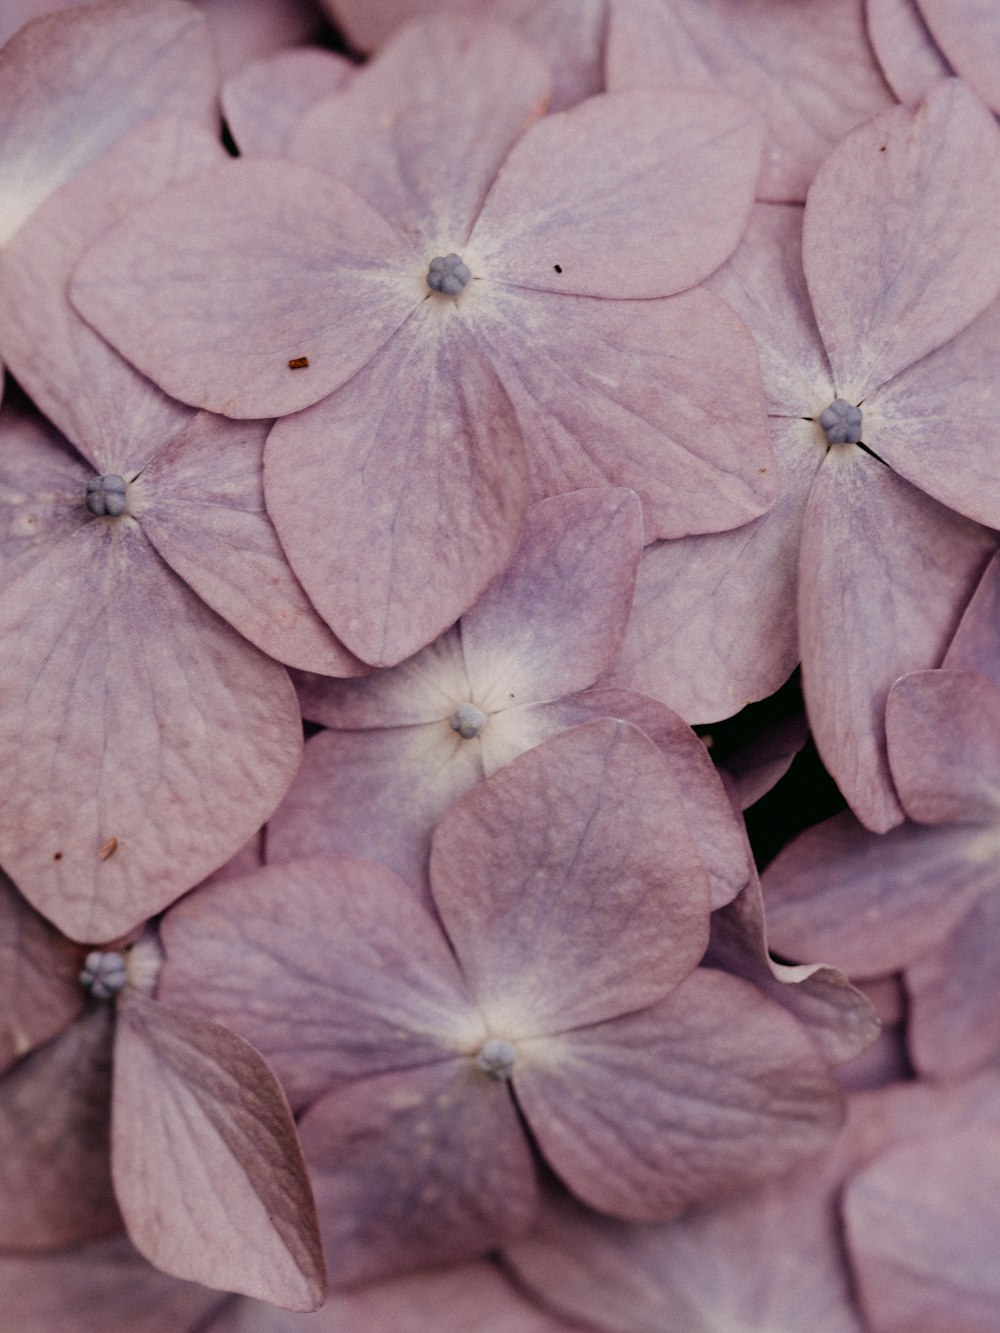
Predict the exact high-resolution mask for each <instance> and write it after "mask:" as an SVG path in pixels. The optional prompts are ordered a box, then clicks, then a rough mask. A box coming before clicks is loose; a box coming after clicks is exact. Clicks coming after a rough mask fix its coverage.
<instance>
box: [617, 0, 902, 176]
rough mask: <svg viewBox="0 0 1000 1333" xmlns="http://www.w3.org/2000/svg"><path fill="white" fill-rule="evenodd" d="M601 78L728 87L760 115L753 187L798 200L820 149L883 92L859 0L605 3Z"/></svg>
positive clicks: (883, 98) (870, 110)
mask: <svg viewBox="0 0 1000 1333" xmlns="http://www.w3.org/2000/svg"><path fill="white" fill-rule="evenodd" d="M607 77H608V86H609V88H612V89H615V90H617V89H621V88H638V87H645V88H668V87H670V88H709V89H711V90H713V91H718V92H727V93H733V94H737V95H739V96H740V97H742V98H743V99H744V100H745V101H746V102H747V103H748V104H749V105H751V106H753V107H755V108H757V109H758V111H759V112H761V113H762V114H763V116H764V117H765V119H766V122H767V134H766V136H765V140H764V161H763V169H762V171H761V178H760V183H759V184H758V187H757V188H758V193H759V196H760V197H761V198H763V199H771V200H777V201H781V200H792V201H797V200H802V199H804V198H805V193H806V190H807V188H808V186H809V182H810V181H811V180H812V177H813V174H814V172H815V170H816V168H817V167H818V166H819V164H820V162H821V161H822V159H823V157H824V156H825V155H826V153H828V152H829V150H830V149H831V148H832V147H833V146H834V144H836V143H839V142H840V140H841V139H842V138H843V137H844V135H845V134H846V133H847V132H848V130H851V129H853V128H854V126H855V125H857V124H858V123H859V122H860V121H862V120H865V119H866V118H867V117H868V116H872V115H874V114H875V113H876V112H878V111H882V110H884V109H885V107H887V106H888V105H889V104H890V102H891V98H890V96H889V93H888V90H887V89H886V87H885V84H884V83H883V82H882V78H881V75H880V72H879V69H878V66H877V64H876V62H875V59H874V57H873V54H872V52H871V50H870V48H869V46H868V41H867V38H866V34H865V29H864V22H863V17H862V6H861V0H834V2H833V3H832V4H829V3H828V4H821V5H810V6H805V7H803V6H800V5H768V4H753V5H747V4H745V3H742V2H741V0H708V3H704V2H703V3H701V4H696V5H691V4H686V3H680V4H678V3H676V0H627V2H626V3H622V0H618V3H614V4H613V5H612V7H611V22H610V28H609V34H608V57H607Z"/></svg>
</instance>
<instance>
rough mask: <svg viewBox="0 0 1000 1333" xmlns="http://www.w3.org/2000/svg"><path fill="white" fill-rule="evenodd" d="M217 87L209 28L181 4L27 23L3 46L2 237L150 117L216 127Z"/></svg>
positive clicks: (150, 0)
mask: <svg viewBox="0 0 1000 1333" xmlns="http://www.w3.org/2000/svg"><path fill="white" fill-rule="evenodd" d="M137 71H141V77H140V78H137V77H136V72H137ZM216 85H217V75H216V70H215V61H214V58H213V54H212V45H211V39H210V36H209V32H208V25H207V23H206V22H205V20H204V18H203V17H202V16H201V15H200V14H198V13H197V12H196V11H195V10H194V9H192V7H191V6H190V5H186V4H179V3H177V0H108V2H107V3H105V4H95V5H87V6H86V7H85V8H83V9H81V10H79V11H73V12H70V13H61V14H51V15H48V16H47V17H45V18H41V19H39V20H38V21H37V22H35V23H33V24H31V25H29V26H28V27H26V28H24V29H22V31H21V32H19V33H18V34H17V35H16V36H15V37H13V38H12V39H11V40H10V41H9V42H8V43H7V44H6V45H5V46H4V47H3V50H2V52H0V87H2V88H3V95H2V97H0V141H2V143H3V149H2V152H0V199H2V200H3V204H2V206H0V241H3V242H6V241H8V240H9V239H10V238H11V236H13V235H14V233H15V232H16V231H17V229H18V228H19V227H20V226H21V225H22V223H24V222H25V221H26V220H27V218H28V217H29V216H30V214H31V213H32V212H33V211H34V209H36V208H37V207H38V205H39V204H40V203H41V202H42V200H43V199H44V198H45V197H46V195H49V194H51V193H52V191H53V190H55V189H58V187H59V186H60V185H62V184H63V182H64V181H67V180H69V178H70V176H72V175H74V174H75V173H76V172H77V171H79V170H80V169H81V168H82V167H85V166H86V165H87V163H88V162H92V161H93V160H94V159H95V158H97V157H99V156H100V154H101V153H103V152H104V150H105V149H106V148H108V147H109V146H110V145H111V144H112V143H114V142H115V140H116V139H120V138H121V137H122V136H123V135H125V134H127V133H128V131H129V130H131V129H133V128H134V127H135V126H136V125H138V124H140V123H141V122H142V121H144V120H146V119H148V118H149V117H150V116H155V115H182V116H184V117H186V118H187V119H189V120H194V121H198V122H200V123H201V124H203V125H204V126H205V127H206V128H207V129H210V130H211V129H214V128H215V123H216V111H215V94H216Z"/></svg>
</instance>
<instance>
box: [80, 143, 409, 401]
mask: <svg viewBox="0 0 1000 1333" xmlns="http://www.w3.org/2000/svg"><path fill="white" fill-rule="evenodd" d="M412 266H413V260H412V258H411V255H410V249H409V246H408V245H407V244H406V242H405V241H404V240H403V239H402V237H400V236H399V234H398V233H397V232H396V231H394V230H393V229H392V228H391V227H390V226H389V225H388V223H386V222H384V221H383V219H382V218H381V217H380V216H379V215H378V214H377V213H376V212H375V211H374V210H373V209H371V208H370V207H369V206H368V205H367V204H366V203H365V202H364V200H362V199H360V198H359V197H358V196H357V195H356V194H355V193H354V191H353V190H350V189H348V188H347V186H345V185H342V184H341V183H340V182H339V181H333V180H330V179H329V178H328V177H326V176H323V175H322V174H321V173H319V172H317V171H313V170H311V169H310V168H308V167H302V166H299V165H298V164H296V163H292V162H279V161H263V160H259V159H253V158H248V159H247V160H246V161H238V162H227V163H224V164H223V165H222V166H220V167H217V168H216V169H215V170H214V171H208V172H205V173H203V174H202V175H200V176H197V177H196V178H195V179H194V180H192V181H190V182H186V183H184V184H181V185H177V186H174V187H173V188H172V189H169V190H165V191H163V192H162V193H161V194H159V195H157V196H156V198H154V199H152V200H150V201H149V202H148V203H146V204H142V205H140V206H139V207H138V208H135V209H133V210H132V212H130V213H129V215H128V216H127V217H126V218H125V219H124V220H123V221H122V222H121V223H120V224H119V225H118V226H117V227H114V228H112V230H111V231H110V232H107V233H105V235H104V237H103V238H102V239H101V240H100V241H98V243H97V244H96V245H95V246H94V248H93V249H92V250H90V251H89V252H88V254H87V255H86V256H85V257H84V259H83V261H82V262H81V264H80V265H79V267H78V268H77V270H76V277H75V278H74V280H73V282H72V285H71V295H72V299H73V304H74V305H75V306H76V308H77V310H79V311H80V313H81V314H82V315H83V316H84V318H85V319H86V320H87V321H88V322H89V323H91V324H93V325H94V327H95V328H96V329H97V331H98V332H99V333H100V334H101V335H102V336H103V337H105V338H107V340H108V341H109V342H110V343H111V344H112V346H114V347H115V348H117V349H118V351H120V352H121V353H122V355H123V356H125V357H126V358H127V359H128V360H129V361H131V362H132V363H133V365H135V366H136V367H138V369H139V370H141V371H142V372H143V374H146V375H148V376H149V377H150V379H152V380H154V381H155V382H156V383H157V384H158V385H159V386H160V388H161V389H164V390H165V391H166V392H167V393H169V394H172V395H173V396H174V397H175V398H180V399H181V400H182V401H183V402H186V403H193V404H194V405H195V406H197V407H205V408H208V409H209V410H210V411H213V412H221V413H223V414H224V415H226V416H233V417H275V416H283V415H285V414H286V413H289V412H297V411H299V409H300V408H303V407H308V406H309V405H310V404H312V403H315V402H318V401H319V399H321V398H323V397H325V396H326V395H327V394H328V393H330V392H331V391H332V390H333V389H335V388H337V386H338V385H340V384H343V383H344V382H345V380H348V379H349V378H350V377H351V376H352V375H354V374H355V373H356V372H357V371H358V370H359V369H360V368H361V367H362V366H364V365H365V364H366V363H367V362H368V361H369V360H370V359H371V357H372V356H374V355H375V354H376V353H377V352H378V350H379V348H380V347H381V346H382V345H383V344H384V343H385V341H386V339H387V338H388V337H389V336H390V335H391V333H392V332H393V330H394V329H396V328H398V326H399V325H400V324H402V323H403V321H404V320H406V318H407V317H408V316H409V315H410V314H411V313H412V311H413V309H414V307H415V305H416V304H417V303H418V302H419V301H420V300H421V295H422V294H421V290H420V280H421V279H422V277H423V275H422V274H419V273H415V272H414V273H411V272H410V270H411V269H412ZM303 356H305V357H308V360H309V364H308V366H306V367H305V368H300V369H294V368H289V364H288V363H289V361H290V360H295V359H297V358H300V357H303Z"/></svg>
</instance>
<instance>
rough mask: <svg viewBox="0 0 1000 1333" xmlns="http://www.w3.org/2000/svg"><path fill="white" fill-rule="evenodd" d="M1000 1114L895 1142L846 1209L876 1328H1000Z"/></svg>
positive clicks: (960, 1331)
mask: <svg viewBox="0 0 1000 1333" xmlns="http://www.w3.org/2000/svg"><path fill="white" fill-rule="evenodd" d="M998 1199H1000V1124H997V1123H996V1122H994V1124H993V1125H991V1126H989V1127H988V1128H983V1127H978V1128H976V1129H968V1130H965V1131H963V1132H959V1133H952V1134H940V1133H939V1134H936V1135H933V1136H928V1137H926V1138H924V1139H921V1140H919V1141H917V1142H913V1143H906V1144H903V1145H900V1146H898V1147H894V1148H891V1149H890V1150H889V1151H888V1152H886V1153H884V1154H882V1155H881V1156H879V1157H877V1158H876V1160H875V1161H874V1162H872V1163H871V1165H870V1166H868V1167H867V1168H866V1169H865V1170H864V1171H862V1172H861V1173H860V1174H858V1175H856V1176H855V1177H854V1178H853V1180H851V1181H849V1182H848V1185H847V1189H846V1192H845V1195H844V1201H843V1210H844V1218H845V1222H846V1227H847V1243H848V1247H849V1251H850V1255H851V1261H852V1267H853V1269H854V1273H855V1277H856V1279H857V1284H858V1290H859V1296H860V1299H861V1304H862V1306H863V1308H864V1310H865V1313H866V1315H867V1317H868V1320H869V1327H870V1328H871V1330H872V1333H904V1330H905V1333H993V1330H994V1329H995V1328H996V1320H997V1309H998V1307H1000V1270H998V1268H997V1263H996V1236H997V1234H998V1231H1000V1204H998Z"/></svg>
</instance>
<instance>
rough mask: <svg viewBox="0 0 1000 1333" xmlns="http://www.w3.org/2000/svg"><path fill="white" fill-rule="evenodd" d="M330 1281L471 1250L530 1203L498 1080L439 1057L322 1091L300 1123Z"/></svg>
mask: <svg viewBox="0 0 1000 1333" xmlns="http://www.w3.org/2000/svg"><path fill="white" fill-rule="evenodd" d="M300 1134H301V1138H302V1147H303V1150H304V1151H305V1154H306V1158H307V1160H308V1162H309V1166H310V1170H311V1173H312V1179H313V1188H314V1189H315V1192H316V1202H317V1205H318V1208H319V1213H320V1225H321V1227H322V1232H323V1241H324V1244H325V1246H326V1252H327V1256H328V1262H329V1265H330V1280H331V1283H332V1284H333V1286H334V1287H335V1288H336V1287H339V1286H350V1285H353V1284H354V1283H357V1282H363V1281H371V1280H373V1279H375V1278H384V1277H391V1276H395V1275H396V1274H401V1273H405V1272H408V1271H410V1270H411V1269H414V1268H422V1267H425V1266H427V1265H431V1264H441V1263H456V1262H459V1261H460V1260H463V1259H468V1258H473V1257H478V1256H479V1255H481V1254H483V1253H484V1252H485V1251H487V1250H490V1249H495V1248H496V1247H497V1246H498V1245H502V1244H504V1243H505V1242H506V1241H509V1240H513V1239H514V1237H515V1236H517V1235H519V1234H520V1233H521V1232H523V1231H524V1230H525V1229H526V1227H527V1226H528V1225H529V1224H530V1222H531V1220H532V1218H533V1216H534V1213H535V1208H536V1205H537V1187H536V1184H535V1169H534V1165H533V1163H532V1160H531V1153H530V1150H529V1148H528V1143H527V1140H526V1139H525V1136H524V1131H523V1130H522V1129H521V1126H520V1123H519V1122H518V1117H517V1111H516V1110H515V1108H514V1102H513V1100H512V1098H511V1095H510V1092H509V1090H508V1088H507V1086H506V1084H505V1083H504V1082H503V1081H502V1080H499V1079H494V1078H491V1077H490V1076H489V1075H488V1074H485V1073H483V1072H481V1071H480V1070H479V1069H477V1068H476V1066H475V1064H474V1063H473V1061H472V1060H468V1059H465V1060H446V1061H443V1062H442V1061H439V1062H438V1063H436V1064H431V1065H427V1066H425V1067H423V1068H419V1069H407V1070H402V1071H400V1072H396V1073H386V1074H381V1075H378V1076H377V1077H374V1078H369V1079H364V1080H360V1081H359V1082H357V1083H353V1084H351V1085H350V1086H348V1087H345V1088H341V1089H337V1090H335V1091H333V1092H331V1093H328V1094H327V1095H326V1096H325V1097H323V1098H321V1099H320V1100H319V1101H318V1102H316V1103H315V1105H314V1106H312V1107H311V1108H310V1109H309V1110H308V1111H307V1112H306V1114H305V1116H304V1117H303V1118H302V1121H301V1123H300Z"/></svg>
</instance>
